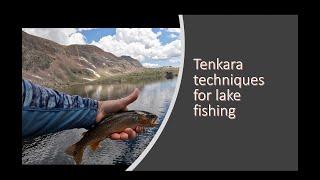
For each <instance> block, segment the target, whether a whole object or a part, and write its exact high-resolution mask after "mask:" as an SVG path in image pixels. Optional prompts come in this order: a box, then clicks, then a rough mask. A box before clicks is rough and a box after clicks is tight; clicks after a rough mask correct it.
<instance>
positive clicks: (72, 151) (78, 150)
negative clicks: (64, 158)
mask: <svg viewBox="0 0 320 180" xmlns="http://www.w3.org/2000/svg"><path fill="white" fill-rule="evenodd" d="M83 151H84V147H82V146H79V145H78V144H77V143H76V144H73V145H71V146H69V147H68V148H67V149H66V151H65V153H66V154H68V155H70V156H73V159H74V161H75V162H76V164H80V163H81V161H82V156H83Z"/></svg>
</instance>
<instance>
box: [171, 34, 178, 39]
mask: <svg viewBox="0 0 320 180" xmlns="http://www.w3.org/2000/svg"><path fill="white" fill-rule="evenodd" d="M176 37H178V36H177V35H176V34H173V33H172V34H170V38H176Z"/></svg>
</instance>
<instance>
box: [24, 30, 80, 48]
mask: <svg viewBox="0 0 320 180" xmlns="http://www.w3.org/2000/svg"><path fill="white" fill-rule="evenodd" d="M22 30H23V31H25V32H26V33H29V34H32V35H35V36H39V37H42V38H45V39H49V40H52V41H54V42H57V43H59V44H63V45H70V44H86V41H85V36H84V35H83V34H81V33H79V32H78V31H77V29H76V28H22Z"/></svg>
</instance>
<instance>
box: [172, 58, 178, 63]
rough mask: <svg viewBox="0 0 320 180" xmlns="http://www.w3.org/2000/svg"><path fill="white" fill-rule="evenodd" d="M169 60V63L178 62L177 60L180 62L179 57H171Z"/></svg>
mask: <svg viewBox="0 0 320 180" xmlns="http://www.w3.org/2000/svg"><path fill="white" fill-rule="evenodd" d="M169 62H171V63H178V62H180V58H172V59H169Z"/></svg>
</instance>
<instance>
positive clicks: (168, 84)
mask: <svg viewBox="0 0 320 180" xmlns="http://www.w3.org/2000/svg"><path fill="white" fill-rule="evenodd" d="M175 86H176V78H174V79H171V80H162V81H153V82H141V83H135V84H127V83H118V84H112V85H105V84H101V85H78V86H74V87H72V88H70V89H68V90H67V93H70V94H77V95H81V96H82V97H90V98H93V99H97V100H107V99H117V98H121V97H124V96H126V95H127V94H129V93H130V92H132V90H133V89H134V88H135V87H137V88H139V89H140V96H139V98H138V99H137V100H136V101H135V102H134V103H132V104H131V105H129V106H128V108H129V110H130V109H137V110H145V111H149V112H151V113H154V114H156V115H158V117H159V120H158V121H159V122H160V123H161V122H162V120H163V118H164V117H165V115H166V112H167V110H168V108H169V105H170V102H171V99H172V96H173V93H174V89H175ZM159 126H160V125H158V126H157V127H155V128H152V129H147V130H146V131H145V132H144V133H141V134H139V135H138V136H137V138H135V139H134V140H130V141H129V140H128V141H113V140H110V139H106V140H104V141H102V142H101V146H102V147H101V148H98V149H97V150H96V151H95V152H93V151H91V150H90V149H89V148H86V150H85V152H84V155H83V160H82V164H108V165H109V164H125V165H130V164H131V163H133V162H134V160H135V159H136V158H138V156H139V155H140V154H141V153H142V151H143V150H144V149H145V148H146V147H147V145H148V144H149V142H150V141H151V139H152V138H153V136H154V134H155V133H156V131H157V130H158V128H159ZM84 131H86V130H85V129H72V130H65V131H61V132H58V133H54V134H50V135H44V136H40V137H37V138H34V139H31V140H27V141H26V140H25V141H24V142H23V147H22V164H75V163H74V160H73V159H72V157H70V156H68V155H66V154H65V153H64V151H65V149H66V148H67V147H68V146H70V145H72V144H74V143H76V142H77V141H78V140H80V139H81V137H82V136H81V134H82V132H84Z"/></svg>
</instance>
